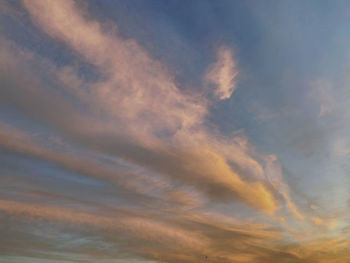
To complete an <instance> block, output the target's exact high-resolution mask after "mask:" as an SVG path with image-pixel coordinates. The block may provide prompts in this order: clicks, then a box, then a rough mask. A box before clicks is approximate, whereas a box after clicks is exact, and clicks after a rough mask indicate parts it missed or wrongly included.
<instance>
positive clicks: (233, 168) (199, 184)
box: [0, 0, 347, 263]
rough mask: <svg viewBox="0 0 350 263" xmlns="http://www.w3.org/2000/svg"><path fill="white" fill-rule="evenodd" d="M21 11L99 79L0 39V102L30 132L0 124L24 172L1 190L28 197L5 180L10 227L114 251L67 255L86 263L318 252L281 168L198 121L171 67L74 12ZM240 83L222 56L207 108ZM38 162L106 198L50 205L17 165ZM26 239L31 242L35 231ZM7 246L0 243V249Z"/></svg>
mask: <svg viewBox="0 0 350 263" xmlns="http://www.w3.org/2000/svg"><path fill="white" fill-rule="evenodd" d="M22 3H23V6H24V8H25V10H26V11H27V12H28V14H29V16H30V19H31V21H32V22H33V23H34V24H35V25H36V26H37V27H38V28H39V29H41V30H42V31H43V32H45V33H46V34H47V35H48V36H49V37H50V38H51V39H50V41H53V42H55V43H60V44H63V45H64V46H65V47H66V48H68V49H69V54H70V55H71V56H72V60H74V61H75V62H77V65H81V64H82V65H88V66H89V67H91V68H89V70H91V71H93V72H94V74H96V77H94V78H88V77H86V76H85V75H84V74H86V72H84V70H82V69H81V68H79V66H76V65H75V66H72V65H70V64H65V65H64V66H58V65H56V64H55V61H50V60H49V59H47V58H45V57H44V55H43V54H41V55H39V54H38V53H40V52H37V53H36V52H34V51H32V52H30V51H28V50H25V49H24V48H22V47H20V46H19V44H17V45H16V44H14V42H11V41H9V40H6V39H3V38H1V40H2V45H1V47H0V59H1V61H2V62H1V63H0V80H1V86H2V87H3V88H2V89H0V102H1V103H2V105H5V106H6V107H9V108H10V109H11V110H14V109H15V112H16V113H15V114H18V116H21V117H22V118H23V117H24V118H25V119H26V121H27V122H23V123H22V122H17V121H16V120H6V121H3V122H0V148H1V151H6V154H8V155H9V156H10V155H11V158H13V159H15V160H17V159H21V160H25V161H23V162H16V165H14V167H11V169H12V170H11V169H10V168H9V169H8V171H10V175H6V176H13V177H16V176H17V174H18V173H26V172H27V173H28V174H29V175H28V176H32V177H33V181H35V182H37V184H33V182H32V184H30V183H27V182H25V180H22V181H21V180H19V181H18V182H17V181H16V180H15V179H13V181H11V182H8V181H7V180H5V179H3V178H1V180H2V183H3V184H5V185H6V186H8V185H11V186H15V187H12V188H11V189H10V190H6V191H4V193H2V194H1V196H0V198H1V200H0V210H1V211H2V212H1V213H0V216H4V217H7V216H10V217H13V218H16V220H17V221H19V222H17V221H16V223H14V225H15V224H18V225H21V224H25V223H23V222H27V221H28V222H29V221H30V222H39V223H43V222H44V223H45V224H48V225H50V227H52V228H54V229H56V231H58V232H59V231H60V227H61V228H62V231H66V232H71V229H74V228H77V227H78V226H79V227H80V228H79V229H78V230H77V232H80V230H81V233H77V235H78V236H80V235H81V239H84V240H85V239H88V238H89V236H88V235H87V234H86V232H85V231H87V232H88V231H91V232H92V235H93V236H94V237H98V238H99V239H101V240H99V241H100V242H102V243H103V244H105V245H106V244H108V245H110V246H111V247H112V248H109V249H105V250H104V249H102V248H100V247H99V246H95V245H91V247H88V248H86V247H85V248H84V247H81V246H79V245H77V246H76V247H74V248H71V250H70V251H69V252H71V253H77V254H80V253H81V254H82V255H91V257H93V259H91V258H90V259H91V261H92V262H96V261H99V260H100V259H103V260H104V259H111V258H112V259H113V258H118V257H121V258H128V259H129V258H133V259H135V258H137V259H139V258H142V259H145V260H155V261H157V262H169V263H170V262H186V263H192V262H198V261H200V260H202V259H207V261H208V262H217V263H219V262H220V263H225V262H248V263H249V262H312V261H311V260H312V259H313V258H317V253H319V250H317V249H314V247H313V246H312V245H309V244H306V243H305V240H304V239H303V238H305V237H303V236H304V235H306V234H305V233H312V234H313V231H314V230H315V229H319V228H320V227H319V226H317V227H315V226H312V224H310V220H304V219H305V218H307V217H308V216H309V214H308V213H307V212H308V211H304V210H301V209H299V207H298V205H297V203H295V199H294V198H292V197H294V196H292V194H293V191H292V189H291V188H290V187H289V185H288V184H287V183H286V182H284V179H283V175H282V172H283V169H282V165H281V163H280V162H279V160H278V157H277V155H274V154H270V153H269V154H264V153H261V152H260V151H259V150H258V149H256V148H255V147H254V145H253V144H252V143H251V142H250V140H249V139H248V137H246V136H245V135H244V134H243V132H241V133H239V134H234V135H232V136H225V135H223V134H220V132H219V131H217V130H216V129H215V127H214V129H213V126H214V125H213V123H212V122H210V118H208V117H209V116H210V111H211V108H210V107H211V105H213V104H214V103H215V100H214V101H210V98H208V97H206V96H205V95H203V94H201V93H195V92H193V91H191V92H189V91H188V90H186V91H185V90H184V89H183V87H182V86H181V85H179V84H178V83H177V81H176V78H175V76H174V74H173V72H172V71H171V69H169V68H168V67H167V65H165V64H164V63H163V62H161V61H158V60H156V59H155V58H153V57H152V55H151V54H149V53H148V52H147V51H146V50H145V49H144V48H143V47H142V46H140V45H139V44H138V43H137V42H136V41H135V40H134V39H126V38H124V37H122V36H121V34H119V33H118V30H117V25H115V24H113V23H112V22H109V23H101V22H99V21H97V20H95V19H94V18H92V17H91V15H90V14H89V13H88V9H86V8H84V7H80V6H78V2H74V1H70V0H62V1H49V0H23V1H22ZM238 71H239V70H238V67H237V62H236V60H235V58H234V57H233V54H232V52H231V50H230V49H229V48H227V47H221V48H219V50H218V57H217V61H216V62H214V63H213V64H212V65H210V66H209V69H208V74H207V75H206V76H205V78H206V80H207V81H208V82H210V83H211V84H214V86H215V89H214V91H213V93H214V95H215V96H216V97H217V98H219V99H220V100H223V99H228V98H230V97H231V95H232V93H233V92H234V91H235V89H236V88H237V85H236V82H237V75H238ZM16 116H17V115H16ZM10 123H11V124H10ZM16 124H17V125H16ZM43 134H45V135H43ZM50 138H57V139H55V140H52V139H50ZM1 153H2V152H0V154H1ZM28 160H30V161H28ZM38 160H39V161H38ZM5 161H6V160H5ZM5 161H4V162H5ZM34 161H35V162H38V163H40V165H43V166H45V169H43V171H41V173H40V176H41V175H43V174H44V175H46V174H47V175H50V174H54V175H55V174H56V173H59V176H57V178H58V179H57V180H64V179H63V178H61V177H65V178H66V177H67V178H69V179H71V180H72V181H74V179H75V177H76V176H77V174H78V175H79V176H80V177H84V179H88V178H93V179H94V180H91V181H94V183H96V182H98V183H101V182H103V183H104V186H105V185H107V186H108V187H107V186H106V188H103V187H101V188H103V190H101V189H100V191H98V190H96V191H91V189H92V188H93V187H91V188H89V190H88V191H86V192H84V191H83V189H85V188H84V185H83V184H81V185H79V187H78V188H79V189H78V190H79V191H81V192H84V193H80V192H79V191H78V190H77V193H76V195H77V196H78V195H80V198H75V197H76V196H75V197H72V196H70V195H69V194H67V193H68V192H69V191H71V190H72V188H73V187H70V188H69V187H67V188H69V189H63V190H62V192H60V191H59V190H60V188H58V185H59V182H57V181H55V182H54V183H52V182H51V185H48V184H44V183H42V182H41V180H43V178H44V177H45V176H41V177H39V176H34V175H33V174H35V173H36V172H37V170H36V169H34V168H33V169H29V170H28V171H23V170H25V169H26V166H25V163H26V162H34ZM37 169H38V170H40V167H39V165H38V168H37ZM11 172H13V174H11ZM6 173H7V172H6ZM61 175H62V176H61ZM86 181H89V180H86ZM96 184H97V183H96ZM74 185H78V183H76V182H75V184H74ZM6 186H5V187H6ZM45 187H46V188H45ZM13 189H15V190H13ZM110 189H113V191H110ZM85 190H86V189H85ZM104 190H106V191H104ZM107 190H108V191H107ZM87 195H89V198H87V197H86V196H87ZM73 196H74V195H73ZM62 200H64V202H63V201H62ZM67 204H69V205H67ZM72 207H74V209H73V208H72ZM247 208H248V209H247ZM317 212H319V211H317ZM236 215H237V217H235V216H236ZM290 215H292V216H290ZM315 218H316V217H314V218H313V219H311V223H312V222H313V221H314V220H315ZM28 219H30V220H28ZM293 219H296V220H293ZM322 220H324V223H325V224H326V223H327V222H326V221H327V220H325V219H322ZM20 222H21V223H20ZM258 222H260V223H258ZM262 222H263V223H262ZM24 228H25V227H24ZM28 228H29V229H28ZM28 228H26V231H29V232H30V231H33V232H35V231H37V230H38V227H37V226H36V225H35V224H34V223H33V224H29V227H28ZM17 231H19V232H20V231H22V229H20V230H17ZM298 231H299V232H298ZM23 232H24V231H23ZM23 232H22V233H18V236H19V238H17V237H14V239H19V240H20V239H21V238H20V237H21V235H22V236H23V235H24V233H23ZM16 233H17V232H16ZM31 234H32V233H31ZM90 235H91V233H90ZM310 235H311V234H310ZM300 236H302V237H301V238H300V239H298V238H299V237H300ZM312 237H313V236H312ZM312 237H310V239H312ZM33 239H35V240H36V241H37V242H36V243H35V246H34V247H33V251H30V253H34V254H35V253H36V252H35V251H38V250H40V247H39V249H36V248H37V246H40V244H42V240H40V238H38V237H35V238H33ZM24 240H26V239H25V238H24ZM61 241H62V240H61ZM61 241H60V240H57V241H56V242H58V243H59V242H61ZM5 242H6V240H2V241H1V238H0V247H1V244H2V243H5ZM94 242H95V241H94ZM94 242H92V243H93V244H97V243H98V242H97V241H96V242H97V243H94ZM315 242H316V241H315ZM327 242H328V241H322V240H319V243H317V244H318V245H319V246H320V247H322V246H323V245H324V244H327ZM334 242H335V243H337V242H336V241H334ZM53 243H55V242H53ZM62 243H65V242H62ZM339 243H341V241H339ZM14 244H16V242H15V241H14ZM98 244H100V243H98ZM337 244H338V243H337ZM21 246H22V249H23V247H24V246H25V245H23V244H22V243H21ZM42 248H43V249H48V250H49V249H50V248H47V247H45V246H43V247H42ZM20 249H21V248H18V250H17V253H19V252H18V251H20ZM51 249H52V250H53V251H56V250H55V249H56V248H52V247H51ZM337 249H338V250H339V251H340V250H341V249H342V247H341V246H339V247H337ZM28 250H30V249H28ZM34 250H35V251H34ZM338 250H337V251H338ZM9 251H10V250H9ZM64 251H65V252H67V250H64ZM115 251H117V252H118V253H119V251H121V253H120V254H118V253H117V252H115ZM301 251H302V252H301ZM341 251H342V253H345V254H346V253H347V252H346V251H345V252H344V251H343V250H341ZM6 253H7V252H6ZM8 253H10V252H8ZM30 253H29V254H30ZM327 253H328V254H327V256H328V255H330V254H331V252H329V251H327ZM35 255H36V256H38V257H39V256H40V255H39V254H35ZM95 257H96V258H95ZM90 259H89V260H90ZM84 260H85V258H84ZM86 261H88V260H86Z"/></svg>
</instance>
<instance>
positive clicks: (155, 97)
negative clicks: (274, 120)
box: [23, 1, 277, 212]
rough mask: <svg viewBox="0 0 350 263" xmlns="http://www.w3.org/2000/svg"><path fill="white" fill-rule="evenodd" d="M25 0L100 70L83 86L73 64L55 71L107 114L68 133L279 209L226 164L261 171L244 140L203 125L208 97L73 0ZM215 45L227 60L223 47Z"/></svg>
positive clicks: (224, 193) (210, 188)
mask: <svg viewBox="0 0 350 263" xmlns="http://www.w3.org/2000/svg"><path fill="white" fill-rule="evenodd" d="M23 3H24V5H25V7H26V8H27V10H28V11H29V14H30V15H31V17H32V19H33V21H34V22H35V23H36V24H37V25H38V26H39V27H40V28H42V29H43V30H44V31H45V32H46V33H48V34H49V35H50V36H51V37H53V38H55V39H57V40H59V41H62V42H63V43H65V44H67V45H68V46H69V47H70V48H71V49H72V50H73V51H74V52H76V53H77V54H78V55H79V56H81V58H82V59H84V60H85V61H86V62H88V63H91V64H93V65H94V66H95V67H96V70H97V71H98V72H99V74H100V75H101V81H97V82H95V83H88V84H87V85H84V91H85V92H82V90H81V88H79V86H81V84H79V83H80V81H79V78H76V77H72V76H74V74H73V75H72V71H67V70H66V71H64V72H62V71H61V73H59V74H58V76H59V79H60V80H61V81H63V82H64V83H71V82H72V81H73V83H74V85H73V86H74V88H72V89H70V92H71V93H72V94H73V95H74V96H76V98H77V99H79V101H80V102H81V103H84V104H86V105H88V106H89V108H90V109H91V111H92V112H95V113H96V112H97V113H96V114H102V116H103V118H104V119H105V120H106V122H105V123H104V124H103V123H101V124H98V123H99V121H97V122H96V123H95V124H94V123H92V125H91V124H89V121H86V123H85V124H83V125H82V127H87V126H89V127H90V128H89V129H85V130H82V129H76V130H73V129H71V128H68V129H69V130H68V131H67V130H66V131H64V132H65V133H66V135H67V134H68V136H71V137H74V140H77V141H79V142H80V143H82V144H84V145H87V146H88V147H89V148H93V149H95V150H98V151H100V152H101V153H106V154H110V155H115V156H118V157H121V158H123V159H125V160H128V161H130V162H134V163H136V164H137V165H141V166H144V167H146V168H147V169H150V170H152V171H154V172H157V173H160V174H163V175H165V176H167V177H169V176H170V178H171V179H173V180H175V181H182V182H184V183H186V184H189V185H190V186H192V187H195V188H197V189H199V190H201V191H202V192H205V193H206V194H207V195H208V196H209V197H210V198H212V199H214V200H220V199H224V200H228V199H229V198H234V199H239V200H241V201H242V202H243V203H245V204H247V205H249V206H251V207H253V208H257V209H261V210H264V211H267V212H274V211H275V210H276V209H277V200H276V199H275V197H274V194H273V193H271V192H270V191H269V189H267V188H266V187H265V185H264V183H263V182H245V181H244V180H243V179H242V177H244V174H240V175H239V174H238V173H237V172H236V171H234V170H233V169H232V167H230V165H229V164H228V162H232V163H236V164H237V165H238V166H239V167H241V170H242V171H247V172H249V173H251V172H253V173H260V174H261V173H262V168H261V165H260V164H259V162H258V161H257V160H255V159H254V158H253V157H252V156H250V154H249V153H248V152H247V151H249V148H250V147H246V146H244V145H242V144H240V143H237V142H238V140H237V139H235V140H233V141H231V142H230V141H229V140H227V139H219V138H218V136H216V135H215V134H212V133H211V132H209V131H208V130H207V128H206V127H205V116H206V113H207V111H208V103H207V102H206V100H205V99H204V98H203V97H202V96H199V95H197V96H193V95H186V94H184V93H183V92H181V90H180V89H179V88H178V87H177V85H175V83H174V77H173V76H172V75H171V74H170V71H169V70H167V69H166V67H165V66H164V65H162V63H160V62H159V61H156V60H154V59H152V58H151V57H150V56H149V55H148V54H147V52H146V51H145V50H144V49H143V48H142V47H140V46H139V45H138V44H137V43H136V42H135V41H134V40H129V39H128V40H126V39H122V38H120V37H119V36H118V33H117V32H116V31H115V30H111V29H108V28H106V27H105V26H104V25H102V24H100V23H98V22H97V21H94V20H92V19H90V18H88V17H89V15H87V14H84V15H83V13H82V11H80V10H77V8H76V6H75V3H74V2H72V1H61V2H55V3H52V2H51V1H23ZM219 53H220V54H221V53H222V55H220V56H223V58H224V60H225V61H226V59H227V54H228V53H227V51H225V50H224V51H222V52H219ZM224 65H225V67H226V66H230V65H231V64H230V63H228V62H227V61H226V62H225V63H224ZM231 66H232V65H231ZM226 71H227V70H226V69H225V70H223V72H226ZM77 83H78V84H77ZM225 83H226V82H225ZM86 87H87V88H88V90H86ZM231 88H232V87H230V89H231ZM82 119H84V118H82ZM49 121H50V122H51V120H49ZM77 121H78V122H77ZM73 122H75V123H79V119H77V120H73ZM57 126H60V125H57ZM68 126H69V125H65V127H68ZM116 127H122V129H121V128H118V129H116ZM58 128H59V127H58Z"/></svg>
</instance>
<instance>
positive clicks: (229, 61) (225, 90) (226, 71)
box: [206, 47, 238, 100]
mask: <svg viewBox="0 0 350 263" xmlns="http://www.w3.org/2000/svg"><path fill="white" fill-rule="evenodd" d="M236 64H237V63H236V61H235V60H234V59H233V55H232V52H231V50H230V49H228V48H227V47H220V48H219V49H218V53H217V61H216V62H215V63H214V64H213V65H211V66H210V68H209V71H208V73H207V75H206V80H207V81H208V82H209V83H212V84H214V85H215V86H216V88H215V90H214V94H215V96H216V97H218V98H219V99H220V100H224V99H229V98H230V97H231V95H232V93H233V92H234V91H235V89H236V88H237V84H236V78H237V75H238V69H237V65H236Z"/></svg>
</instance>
